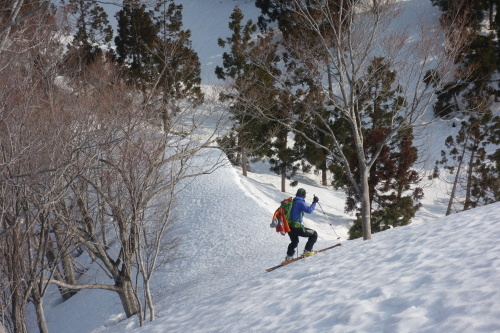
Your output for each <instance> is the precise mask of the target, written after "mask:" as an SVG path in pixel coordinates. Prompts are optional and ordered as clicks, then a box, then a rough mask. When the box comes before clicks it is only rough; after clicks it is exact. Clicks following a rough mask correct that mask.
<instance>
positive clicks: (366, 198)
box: [360, 167, 372, 240]
mask: <svg viewBox="0 0 500 333" xmlns="http://www.w3.org/2000/svg"><path fill="white" fill-rule="evenodd" d="M368 178H369V172H368V170H367V169H366V167H363V169H362V172H361V179H360V183H361V198H360V201H361V219H362V227H363V230H362V231H363V240H369V239H371V238H372V226H371V207H370V187H369V185H368Z"/></svg>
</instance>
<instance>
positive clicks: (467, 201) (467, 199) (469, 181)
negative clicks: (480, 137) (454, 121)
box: [464, 143, 477, 210]
mask: <svg viewBox="0 0 500 333" xmlns="http://www.w3.org/2000/svg"><path fill="white" fill-rule="evenodd" d="M476 148H477V145H476V143H474V149H472V153H471V154H470V158H469V167H468V168H467V184H466V186H465V202H464V210H468V209H469V208H470V206H471V199H470V192H471V190H472V174H473V171H474V166H473V163H474V158H475V157H476Z"/></svg>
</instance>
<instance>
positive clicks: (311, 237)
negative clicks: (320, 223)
mask: <svg viewBox="0 0 500 333" xmlns="http://www.w3.org/2000/svg"><path fill="white" fill-rule="evenodd" d="M303 235H304V236H302V237H307V238H308V240H307V243H306V246H305V248H304V249H305V250H306V251H312V249H313V246H314V243H316V241H317V240H318V233H317V232H316V231H314V230H312V229H308V228H305V231H304V233H303Z"/></svg>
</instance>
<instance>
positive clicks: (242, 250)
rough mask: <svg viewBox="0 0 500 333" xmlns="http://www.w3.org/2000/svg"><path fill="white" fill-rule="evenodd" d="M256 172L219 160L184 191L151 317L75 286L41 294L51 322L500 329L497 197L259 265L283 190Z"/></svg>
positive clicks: (317, 221)
mask: <svg viewBox="0 0 500 333" xmlns="http://www.w3.org/2000/svg"><path fill="white" fill-rule="evenodd" d="M259 177H260V180H258V179H257V178H259ZM259 177H252V178H250V179H246V178H244V177H242V176H241V175H240V174H239V173H238V172H237V171H236V170H235V169H233V168H232V167H230V166H226V167H224V168H221V169H219V170H217V171H216V172H215V173H213V174H211V175H209V176H206V177H201V178H198V179H197V180H196V181H195V182H193V183H192V184H191V185H190V186H189V188H188V189H187V190H186V191H185V192H183V194H182V198H181V202H182V207H181V212H180V213H181V216H180V221H179V224H178V226H177V231H178V232H179V233H180V234H182V235H183V241H182V245H181V248H180V250H181V251H182V254H183V258H182V259H179V260H177V261H176V262H174V263H172V264H171V265H170V266H168V267H166V268H165V269H164V270H163V271H162V272H158V274H157V275H156V278H155V290H156V292H155V300H156V302H157V309H158V315H159V318H158V319H157V320H156V321H154V322H152V323H148V324H147V325H146V326H144V327H142V328H139V327H138V324H137V320H136V319H134V318H132V319H129V320H124V317H123V314H122V312H121V306H120V304H119V300H118V298H117V297H116V296H115V295H114V294H112V293H107V292H104V291H82V292H80V293H78V294H77V295H76V296H74V297H73V298H71V299H70V300H69V301H67V302H65V303H62V304H51V303H49V306H48V309H47V314H48V321H49V327H50V328H51V331H52V332H75V333H76V332H82V333H83V332H108V333H115V332H127V331H133V332H443V331H449V332H495V331H497V332H500V257H499V255H498V254H499V253H500V242H498V239H500V228H499V227H500V221H499V220H500V203H496V204H493V205H490V206H486V207H482V208H479V209H474V210H471V211H468V212H464V213H460V214H455V215H451V216H448V217H445V218H436V219H430V220H426V221H423V222H420V223H414V224H412V225H410V226H407V227H400V228H395V229H391V230H389V231H385V232H382V233H379V234H375V235H374V237H373V239H372V240H371V241H368V242H363V241H361V240H356V241H345V240H342V241H341V242H342V246H340V247H338V248H335V249H334V250H331V251H327V252H324V253H320V254H318V255H316V256H314V257H311V258H307V259H305V260H302V261H299V262H297V263H293V264H291V265H289V266H286V267H284V268H281V269H279V270H276V271H274V272H270V273H268V272H265V270H264V269H265V268H267V267H270V266H273V265H275V264H277V263H279V262H280V261H281V260H282V259H283V257H284V255H285V250H286V246H287V244H288V237H283V236H281V235H278V234H276V233H275V232H274V230H272V229H270V228H269V222H270V216H271V214H272V210H273V209H274V208H275V206H276V202H277V201H278V200H279V199H280V198H282V197H283V194H282V193H280V192H279V190H278V189H277V188H276V187H275V186H273V185H272V181H273V177H275V176H271V175H264V174H260V176H259ZM264 179H267V181H268V182H261V181H262V180H264ZM276 180H277V178H276V177H275V179H274V181H276ZM304 187H305V188H306V189H307V190H308V192H309V193H312V192H314V193H316V194H317V195H318V196H319V197H320V202H322V203H323V207H324V208H325V210H326V211H327V212H328V215H329V218H330V219H331V220H334V221H338V220H337V217H336V216H335V214H332V213H331V212H332V211H333V212H335V211H336V210H335V208H334V205H335V204H336V203H337V202H339V203H341V201H342V200H341V198H338V197H337V196H336V193H334V192H332V191H330V190H327V189H322V188H319V187H315V186H313V185H312V184H304ZM329 193H330V194H329ZM307 217H308V219H307V224H308V226H310V227H312V228H315V229H317V230H318V231H319V233H320V240H319V241H318V243H317V244H318V245H317V246H316V248H318V249H319V248H322V247H326V246H328V245H331V244H335V243H337V240H336V236H335V234H334V233H333V232H332V231H333V229H332V228H330V225H329V224H328V221H327V220H326V217H325V216H324V215H323V214H322V213H321V211H320V210H317V211H315V212H314V213H313V214H311V215H308V216H307ZM326 227H328V228H330V231H329V232H327V231H328V228H326ZM336 228H338V229H339V230H341V228H340V227H337V226H336ZM303 244H304V243H303V242H302V243H301V244H300V245H299V247H300V248H301V250H302V247H303Z"/></svg>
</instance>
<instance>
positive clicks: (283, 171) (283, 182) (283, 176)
mask: <svg viewBox="0 0 500 333" xmlns="http://www.w3.org/2000/svg"><path fill="white" fill-rule="evenodd" d="M285 191H286V162H282V163H281V192H285Z"/></svg>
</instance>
